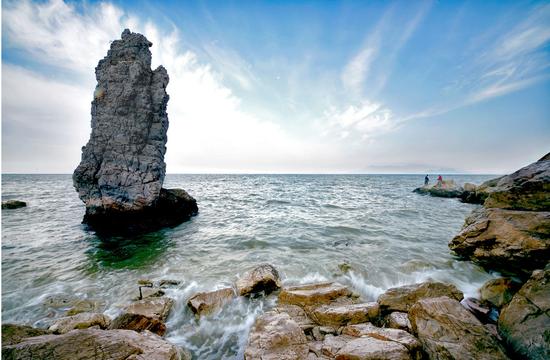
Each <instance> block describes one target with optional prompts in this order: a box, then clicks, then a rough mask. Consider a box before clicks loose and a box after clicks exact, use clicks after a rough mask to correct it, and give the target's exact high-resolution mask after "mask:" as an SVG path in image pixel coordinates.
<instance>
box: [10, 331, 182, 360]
mask: <svg viewBox="0 0 550 360" xmlns="http://www.w3.org/2000/svg"><path fill="white" fill-rule="evenodd" d="M2 358H3V359H6V360H8V359H10V360H24V359H55V360H74V359H99V358H101V359H102V360H124V359H133V360H181V359H190V358H187V356H184V352H182V351H181V350H179V349H178V348H177V347H176V346H175V345H172V344H170V343H169V342H167V341H164V340H163V339H162V338H160V337H158V336H156V335H154V334H151V333H149V332H143V333H136V332H134V331H128V330H97V329H85V330H73V331H70V332H68V333H66V334H63V335H43V336H37V337H32V338H28V339H25V340H24V341H22V342H20V343H18V344H15V345H8V346H3V347H2Z"/></svg>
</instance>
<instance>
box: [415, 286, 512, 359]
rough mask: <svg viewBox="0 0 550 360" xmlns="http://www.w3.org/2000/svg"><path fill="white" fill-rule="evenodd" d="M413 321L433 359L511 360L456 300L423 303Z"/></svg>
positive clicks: (432, 299)
mask: <svg viewBox="0 0 550 360" xmlns="http://www.w3.org/2000/svg"><path fill="white" fill-rule="evenodd" d="M409 319H410V321H411V326H412V330H413V333H414V334H415V335H416V336H417V338H418V339H419V340H420V342H421V343H422V347H423V349H424V351H425V352H426V353H427V354H428V356H429V357H430V359H508V357H507V356H506V354H505V352H504V349H503V348H502V346H501V345H500V344H499V343H498V341H497V340H496V339H495V338H494V337H493V336H492V335H491V333H490V331H489V330H488V329H487V328H486V327H484V326H483V325H482V324H481V322H480V321H479V320H478V319H477V318H476V317H475V316H474V315H473V314H471V313H470V312H469V311H468V310H466V309H465V308H464V307H462V305H461V304H460V303H459V302H458V301H457V300H455V299H451V298H449V297H447V296H443V297H438V298H429V299H421V300H419V301H418V302H417V303H416V304H414V305H413V306H412V307H411V308H410V311H409Z"/></svg>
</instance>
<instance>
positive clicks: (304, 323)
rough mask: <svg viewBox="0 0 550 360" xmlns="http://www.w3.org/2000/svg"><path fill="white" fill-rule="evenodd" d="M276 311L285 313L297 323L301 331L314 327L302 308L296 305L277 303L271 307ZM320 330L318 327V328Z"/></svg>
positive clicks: (310, 329) (306, 331) (308, 330)
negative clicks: (274, 306)
mask: <svg viewBox="0 0 550 360" xmlns="http://www.w3.org/2000/svg"><path fill="white" fill-rule="evenodd" d="M273 311H274V312H276V313H285V314H287V315H288V316H290V318H291V319H292V320H293V321H294V322H296V324H298V326H299V327H300V329H302V331H303V332H305V333H309V332H311V331H312V330H313V329H314V328H315V325H316V324H315V323H314V322H313V320H311V319H310V317H309V316H308V315H307V314H306V312H305V311H304V309H302V308H301V307H299V306H297V305H288V304H279V305H277V307H276V308H274V309H273ZM319 330H320V329H319Z"/></svg>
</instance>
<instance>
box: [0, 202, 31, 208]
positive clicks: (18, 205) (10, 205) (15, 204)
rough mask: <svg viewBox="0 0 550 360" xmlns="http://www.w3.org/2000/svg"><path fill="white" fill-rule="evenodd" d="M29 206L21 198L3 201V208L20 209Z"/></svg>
mask: <svg viewBox="0 0 550 360" xmlns="http://www.w3.org/2000/svg"><path fill="white" fill-rule="evenodd" d="M25 206H27V203H26V202H24V201H19V200H6V201H2V209H19V208H22V207H25Z"/></svg>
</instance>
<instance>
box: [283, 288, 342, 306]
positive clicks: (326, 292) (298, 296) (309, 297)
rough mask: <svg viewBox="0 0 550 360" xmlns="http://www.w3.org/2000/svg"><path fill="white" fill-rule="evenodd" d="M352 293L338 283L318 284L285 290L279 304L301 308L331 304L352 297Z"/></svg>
mask: <svg viewBox="0 0 550 360" xmlns="http://www.w3.org/2000/svg"><path fill="white" fill-rule="evenodd" d="M351 296H352V293H351V291H350V290H349V289H348V288H347V287H345V286H344V285H341V284H338V283H332V282H327V283H317V284H307V285H298V286H291V287H288V288H284V289H283V290H281V293H280V294H279V304H292V305H298V306H301V307H305V306H311V305H320V304H329V303H331V302H333V301H335V300H337V299H339V298H348V297H351Z"/></svg>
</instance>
